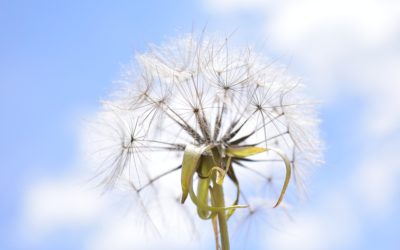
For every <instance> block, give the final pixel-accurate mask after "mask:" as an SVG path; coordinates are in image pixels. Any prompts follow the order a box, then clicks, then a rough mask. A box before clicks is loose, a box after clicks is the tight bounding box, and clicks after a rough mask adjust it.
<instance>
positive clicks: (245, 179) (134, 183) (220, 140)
mask: <svg viewBox="0 0 400 250" xmlns="http://www.w3.org/2000/svg"><path fill="white" fill-rule="evenodd" d="M125 71H126V73H125V74H124V76H123V77H122V80H120V83H122V84H121V86H122V87H121V90H120V91H118V92H117V94H116V95H115V96H114V97H113V98H111V100H109V101H107V102H104V104H103V110H102V111H101V112H100V113H99V114H98V117H97V118H96V120H95V121H94V122H93V124H92V125H93V129H91V131H90V134H93V138H94V139H93V140H92V144H93V145H94V146H93V150H92V156H93V158H95V160H96V162H97V163H96V165H97V169H98V170H97V172H98V176H99V178H100V179H102V184H105V185H106V186H108V187H113V186H118V185H119V183H125V184H123V185H125V186H126V182H128V183H130V185H131V187H132V189H133V190H135V192H136V193H138V194H141V193H143V192H144V191H143V190H146V189H151V188H154V189H155V190H157V187H158V185H161V183H162V181H160V180H161V179H162V178H164V177H166V176H168V175H170V174H171V175H173V174H174V173H175V174H176V171H178V170H180V167H181V165H180V164H181V161H179V159H181V158H182V155H183V152H184V151H185V148H186V146H187V145H196V146H202V145H214V146H215V147H216V148H217V149H218V152H219V154H220V156H221V157H222V158H224V157H226V154H225V150H226V149H227V148H229V147H245V146H252V147H255V146H259V147H265V148H269V147H275V148H279V150H280V151H282V152H283V154H285V155H287V156H288V159H289V161H290V164H291V165H290V167H291V168H292V171H293V174H294V180H295V182H296V186H297V190H296V188H293V187H291V186H292V185H291V186H290V189H289V191H290V193H298V191H300V192H304V191H305V184H304V182H305V180H306V178H307V176H308V173H309V172H310V169H311V168H312V167H313V166H315V165H317V164H318V163H319V162H321V160H322V159H321V158H322V156H321V142H320V141H319V137H318V123H319V121H318V120H317V119H316V115H315V112H314V110H313V108H314V105H313V103H312V102H311V101H309V100H307V99H306V98H305V97H304V96H303V95H302V93H301V92H302V91H301V90H302V87H303V86H302V84H301V81H300V79H298V78H296V77H293V76H291V75H290V74H289V73H288V69H287V67H284V66H281V65H279V64H277V63H276V62H273V61H268V60H266V59H265V57H264V56H263V55H262V54H259V53H257V52H255V50H254V49H253V48H251V47H245V48H240V47H234V46H232V45H231V44H230V40H229V39H227V38H223V39H218V38H217V37H207V36H206V35H205V34H200V35H196V34H186V35H183V36H180V37H178V38H176V39H172V40H170V41H168V42H166V43H165V44H164V45H161V46H156V45H151V46H150V50H149V52H146V53H142V54H139V55H137V56H136V62H135V63H133V64H130V65H128V66H127V67H125ZM171 155H172V157H171ZM176 156H178V157H176ZM174 159H178V160H174ZM225 167H227V166H225ZM232 168H234V169H235V172H236V176H237V179H238V181H240V183H241V186H242V187H244V188H242V189H241V190H240V199H241V200H245V201H246V202H249V203H251V201H257V202H255V204H249V209H247V211H248V212H250V213H253V212H254V211H255V208H256V207H257V206H261V207H262V206H265V201H267V200H273V199H276V198H277V196H279V187H280V186H281V185H282V183H283V180H284V171H283V170H282V162H281V159H280V158H279V157H278V156H277V154H275V153H273V152H266V153H263V154H260V155H257V156H254V157H251V158H249V159H237V158H233V159H232ZM197 178H200V176H198V177H197ZM197 178H196V179H195V182H196V181H197ZM230 178H233V177H230ZM242 183H243V184H242ZM255 183H261V184H262V185H260V186H259V187H258V188H257V186H256V184H255ZM171 185H172V184H171V183H170V184H168V185H167V186H171ZM176 186H178V189H177V188H176V187H175V189H174V188H172V189H173V190H175V191H179V180H178V181H177V182H176ZM249 187H250V188H249ZM167 188H168V187H167ZM232 189H233V190H235V188H234V187H233V188H232ZM266 190H267V191H268V192H266ZM142 191H143V192H142ZM155 193H157V192H155ZM227 193H228V195H227V196H231V197H235V191H229V190H228V191H227ZM231 193H232V194H231ZM246 197H247V198H246ZM260 204H263V205H260ZM271 204H272V203H271ZM283 204H284V206H283V208H282V209H284V208H285V207H288V205H287V201H285V202H284V203H283ZM270 207H271V206H270Z"/></svg>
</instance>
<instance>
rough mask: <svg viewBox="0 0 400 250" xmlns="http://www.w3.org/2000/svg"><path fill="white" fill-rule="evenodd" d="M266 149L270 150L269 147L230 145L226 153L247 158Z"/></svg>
mask: <svg viewBox="0 0 400 250" xmlns="http://www.w3.org/2000/svg"><path fill="white" fill-rule="evenodd" d="M265 151H268V149H266V148H261V147H230V148H227V149H226V154H227V155H229V156H231V157H237V158H245V157H249V156H252V155H255V154H259V153H262V152H265Z"/></svg>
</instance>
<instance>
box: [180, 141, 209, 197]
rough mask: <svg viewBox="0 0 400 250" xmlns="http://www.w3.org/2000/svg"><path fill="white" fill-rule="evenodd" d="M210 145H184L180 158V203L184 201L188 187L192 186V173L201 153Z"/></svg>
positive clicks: (197, 164) (195, 168)
mask: <svg viewBox="0 0 400 250" xmlns="http://www.w3.org/2000/svg"><path fill="white" fill-rule="evenodd" d="M210 147H211V146H200V147H199V146H195V145H190V144H188V145H186V148H185V152H184V154H183V160H182V172H181V186H182V199H181V203H184V202H185V200H186V198H187V196H188V194H189V189H190V187H191V186H192V179H193V175H194V173H195V172H196V170H197V168H198V166H199V164H200V160H201V155H202V154H203V153H204V152H205V151H206V150H208V149H209V148H210Z"/></svg>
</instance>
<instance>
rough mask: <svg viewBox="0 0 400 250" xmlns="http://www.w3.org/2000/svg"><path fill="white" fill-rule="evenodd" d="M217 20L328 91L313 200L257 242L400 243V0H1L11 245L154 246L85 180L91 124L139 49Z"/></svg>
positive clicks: (6, 230) (4, 197) (5, 218)
mask: <svg viewBox="0 0 400 250" xmlns="http://www.w3.org/2000/svg"><path fill="white" fill-rule="evenodd" d="M206 24H207V30H209V31H210V32H219V33H221V34H224V35H225V34H229V33H230V32H232V31H233V30H235V29H236V28H237V29H238V31H237V32H236V34H235V36H236V38H235V40H237V42H238V43H252V44H254V43H255V44H261V43H262V44H263V48H264V52H266V53H267V55H268V56H269V57H270V58H276V59H277V60H278V61H279V62H282V63H285V64H288V65H289V71H290V72H291V73H292V74H294V75H298V76H301V77H302V78H303V79H304V83H305V84H306V85H307V89H306V92H307V94H308V95H309V96H312V97H313V98H315V99H317V100H320V101H321V104H320V106H319V108H318V109H319V114H320V118H321V120H322V124H321V136H322V138H323V140H324V142H325V145H326V149H325V161H326V162H325V164H324V165H323V166H321V167H320V168H318V169H316V170H315V171H314V174H313V176H312V179H311V181H310V182H309V198H308V201H307V202H305V203H304V204H302V205H300V206H299V207H298V208H295V209H294V211H293V217H294V218H295V220H294V221H292V222H285V223H283V224H282V225H280V227H279V228H280V229H279V230H276V229H275V228H273V227H269V226H268V225H265V226H263V227H262V228H263V230H261V231H256V232H255V233H256V234H257V235H256V236H254V237H250V238H249V242H248V243H247V246H248V247H249V246H250V247H251V248H252V249H393V250H394V249H400V237H399V234H400V213H398V212H399V211H400V199H399V198H400V159H399V157H398V155H399V153H398V149H400V108H399V107H400V100H399V99H400V98H399V97H400V70H399V69H400V2H398V1H389V0H381V1H378V0H363V1H361V0H348V1H344V0H335V1H333V0H325V1H317V0H314V1H313V0H310V1H290V0H283V1H272V0H266V1H262V0H247V1H246V0H220V1H215V0H203V1H183V0H181V1H154V0H149V1H140V2H139V1H127V0H126V1H113V2H111V1H57V2H56V1H41V0H38V1H19V0H15V1H3V0H0V117H1V123H0V138H1V140H0V155H1V157H0V168H1V174H0V200H1V205H0V221H1V222H0V249H93V250H97V249H139V246H143V245H141V244H144V243H146V241H145V240H144V239H143V238H140V237H135V236H134V235H135V234H136V233H135V232H136V231H137V230H138V229H137V228H135V223H131V221H130V220H129V218H130V217H129V215H127V216H126V217H121V216H120V214H121V211H120V210H121V209H119V208H118V206H117V205H116V204H115V203H114V201H113V199H112V198H109V197H105V198H103V197H100V198H99V196H98V192H97V191H96V190H92V189H85V188H82V186H83V185H82V181H83V178H82V176H84V175H85V174H86V172H87V168H85V166H82V161H81V153H80V146H79V145H80V140H81V133H80V131H81V128H82V126H83V124H84V122H85V119H87V118H88V117H91V116H92V115H93V114H94V113H95V112H96V110H98V109H99V108H100V103H99V102H100V100H101V99H103V98H106V97H107V96H108V95H109V94H110V92H112V90H113V89H115V85H114V84H113V81H114V80H116V79H118V77H119V75H120V72H121V66H122V65H124V64H127V63H129V62H130V61H131V60H132V59H133V57H134V54H135V53H136V52H144V51H146V49H147V45H148V44H149V43H154V44H160V43H162V42H163V41H165V40H166V39H167V38H169V37H175V36H176V35H178V34H181V33H186V32H191V31H192V30H193V27H194V29H195V30H201V29H202V28H203V27H204V26H205V25H206ZM135 230H136V231H135ZM253 238H254V239H257V240H254V241H253V240H250V239H253ZM178 240H180V237H179V235H176V236H175V238H174V237H172V238H169V239H167V240H165V239H164V240H159V241H158V243H160V244H162V246H163V247H166V246H168V247H171V248H177V247H181V248H184V247H185V245H184V244H187V242H185V243H179V242H178V243H177V241H178ZM158 243H154V244H158ZM154 246H155V247H156V245H154ZM190 246H193V245H190ZM211 246H212V245H211ZM251 248H249V249H251ZM211 249H212V248H211ZM233 249H235V248H233Z"/></svg>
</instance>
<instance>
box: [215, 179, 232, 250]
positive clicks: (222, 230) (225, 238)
mask: <svg viewBox="0 0 400 250" xmlns="http://www.w3.org/2000/svg"><path fill="white" fill-rule="evenodd" d="M212 191H213V195H214V201H215V206H217V207H225V200H224V189H223V187H222V185H219V184H217V183H216V175H215V176H214V177H213V187H212ZM217 216H218V225H219V234H220V239H221V249H222V250H229V234H228V225H227V223H226V222H227V217H226V212H225V211H220V212H218V213H217Z"/></svg>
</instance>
